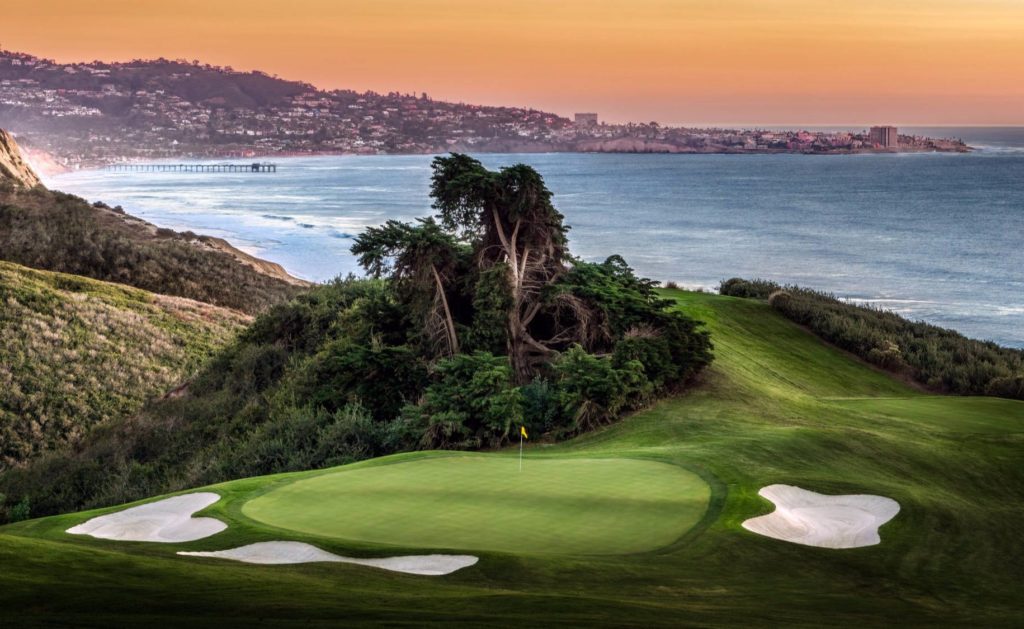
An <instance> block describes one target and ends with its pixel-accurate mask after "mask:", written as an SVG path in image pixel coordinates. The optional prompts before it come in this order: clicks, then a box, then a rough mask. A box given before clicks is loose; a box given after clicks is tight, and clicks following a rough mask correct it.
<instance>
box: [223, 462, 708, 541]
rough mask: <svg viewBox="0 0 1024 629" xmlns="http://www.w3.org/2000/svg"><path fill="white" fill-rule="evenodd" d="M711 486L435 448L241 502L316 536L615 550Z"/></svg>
mask: <svg viewBox="0 0 1024 629" xmlns="http://www.w3.org/2000/svg"><path fill="white" fill-rule="evenodd" d="M710 492H711V490H710V487H708V485H707V483H705V482H704V480H703V479H701V478H700V477H699V476H697V475H696V474H693V473H691V472H688V471H686V470H684V469H682V468H680V467H677V466H675V465H668V464H665V463H657V462H654V461H642V460H636V459H576V458H569V459H555V458H544V459H530V458H528V459H527V460H526V461H525V465H524V468H523V471H522V472H520V471H519V463H518V461H517V459H516V458H513V457H508V456H488V455H470V456H437V457H430V458H426V459H418V460H413V461H408V462H404V463H395V464H392V465H380V466H373V467H357V468H355V469H345V468H341V469H339V470H338V471H337V472H332V473H328V474H324V475H320V476H315V477H313V478H309V479H306V480H300V481H296V482H294V483H292V484H289V485H285V486H283V487H281V488H279V489H276V490H273V491H270V492H268V493H266V494H264V495H262V496H259V497H257V498H255V499H253V500H250V501H249V502H247V503H246V504H245V505H244V506H243V507H242V513H244V514H245V515H246V516H248V517H250V518H252V519H254V520H258V521H260V522H263V523H265V524H270V525H273V526H276V527H280V528H284V529H291V530H294V531H300V532H303V533H310V534H315V535H320V536H324V537H332V538H340V539H347V540H356V541H361V542H373V543H380V544H391V545H396V546H402V547H407V548H445V549H460V550H492V551H505V552H516V553H561V554H622V553H634V552H642V551H647V550H653V549H655V548H660V547H662V546H666V545H668V544H671V543H672V542H673V541H674V540H676V539H678V538H679V537H680V536H681V535H682V534H683V533H685V532H686V531H687V530H689V529H690V528H691V527H692V526H693V525H694V524H696V523H697V522H698V521H699V520H700V519H701V517H702V516H703V515H704V512H705V510H706V508H707V504H708V499H709V497H710Z"/></svg>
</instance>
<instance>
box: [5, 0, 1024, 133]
mask: <svg viewBox="0 0 1024 629" xmlns="http://www.w3.org/2000/svg"><path fill="white" fill-rule="evenodd" d="M5 4H6V5H7V6H5V7H4V9H3V12H2V17H0V20H2V21H0V46H3V47H4V48H7V49H9V50H18V51H22V52H29V53H32V54H36V55H39V56H43V57H51V58H56V59H57V60H59V61H82V60H84V61H89V60H93V59H101V60H126V59H131V58H138V57H147V58H148V57H159V56H163V57H167V58H178V57H182V58H187V59H200V60H202V61H204V62H209V63H215V64H222V65H231V66H233V67H235V68H236V69H245V70H250V69H260V70H264V71H266V72H270V73H276V74H278V75H280V76H282V77H285V78H295V79H302V80H305V81H309V82H311V83H313V84H315V85H317V86H318V87H323V88H335V87H345V88H352V89H356V90H366V89H371V90H375V91H380V92H388V91H401V92H422V91H426V92H428V93H429V94H430V95H431V96H433V97H434V98H438V99H446V100H459V101H466V102H474V103H484V104H510V105H524V106H533V107H537V108H541V109H546V110H552V111H555V112H558V113H561V114H566V115H569V114H572V113H573V112H575V111H596V112H598V113H600V114H601V116H602V117H603V118H604V119H607V120H611V121H625V120H640V121H647V120H657V121H659V122H662V123H723V124H725V123H732V124H753V123H760V124H807V125H810V124H831V123H836V124H839V123H843V124H845V123H879V122H885V123H897V124H915V123H916V124H990V125H997V124H1007V125H1013V124H1018V125H1019V124H1024V0H857V1H853V0H717V1H716V0H548V1H544V0H515V1H502V2H492V1H489V0H244V1H242V0H173V1H170V2H153V1H150V0H91V1H90V2H78V1H72V0H65V1H55V0H32V1H30V2H12V3H5Z"/></svg>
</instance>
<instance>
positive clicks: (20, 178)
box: [0, 129, 42, 188]
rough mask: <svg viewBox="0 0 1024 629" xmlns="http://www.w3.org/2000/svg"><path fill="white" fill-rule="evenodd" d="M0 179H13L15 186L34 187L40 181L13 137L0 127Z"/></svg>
mask: <svg viewBox="0 0 1024 629" xmlns="http://www.w3.org/2000/svg"><path fill="white" fill-rule="evenodd" d="M0 181H13V182H14V184H15V185H16V186H23V187H25V188H34V187H35V186H38V185H40V184H41V183H42V182H41V181H39V177H38V176H37V175H36V174H35V173H34V172H33V171H32V168H31V167H30V166H29V165H28V163H26V162H25V159H24V158H23V157H22V156H21V149H19V148H18V143H17V142H15V141H14V137H13V136H12V135H11V134H10V133H8V132H6V131H4V130H3V129H0Z"/></svg>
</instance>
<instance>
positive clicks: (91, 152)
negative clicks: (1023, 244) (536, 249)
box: [0, 50, 967, 167]
mask: <svg viewBox="0 0 1024 629" xmlns="http://www.w3.org/2000/svg"><path fill="white" fill-rule="evenodd" d="M0 126H7V127H8V128H10V129H13V130H14V131H16V132H17V133H18V134H19V137H21V138H22V140H23V141H24V142H26V143H27V144H28V145H30V146H31V147H32V148H33V150H35V151H36V152H37V155H36V156H37V157H39V158H40V159H39V161H40V162H41V161H43V158H47V161H50V160H49V158H53V159H52V161H53V162H54V163H57V164H63V165H64V166H65V167H79V166H95V165H99V164H104V163H110V162H116V161H122V160H125V159H155V158H166V157H180V156H192V157H209V158H220V157H226V156H254V155H302V154H330V153H345V154H394V153H417V154H434V153H446V152H449V151H456V152H467V153H481V152H536V151H559V152H566V151H581V152H613V153H780V152H786V153H793V152H798V153H835V152H865V151H876V150H885V151H892V150H901V151H963V150H967V147H965V146H964V145H963V143H962V142H959V141H957V140H934V139H931V138H917V137H912V136H908V135H903V136H900V138H899V144H900V146H899V148H898V149H897V148H895V147H891V146H885V147H879V146H877V145H875V144H873V142H872V140H871V138H870V137H868V136H867V134H865V133H860V132H855V133H826V132H813V133H809V132H806V131H798V130H794V131H789V132H780V131H767V130H763V131H756V130H735V129H690V128H682V127H665V126H661V125H658V124H657V123H653V122H652V123H641V124H632V123H630V124H598V122H597V121H596V120H595V118H594V117H593V115H592V114H591V115H589V117H586V118H581V119H580V121H579V122H578V123H577V122H575V121H570V120H569V119H568V118H565V117H563V116H560V115H558V114H555V113H551V112H545V111H538V110H536V109H532V108H528V107H493V106H481V105H472V104H466V103H452V102H444V101H437V100H434V99H432V98H430V97H429V96H427V95H426V94H415V93H413V94H403V93H399V92H391V93H388V94H378V93H375V92H355V91H352V90H322V89H318V88H316V87H314V86H312V85H310V84H308V83H304V82H300V81H290V80H285V79H281V78H278V77H276V76H270V75H268V74H265V73H263V72H258V71H253V72H240V71H237V70H234V69H233V68H230V67H220V66H212V65H209V64H203V63H200V62H198V61H188V60H184V59H176V60H168V59H153V60H133V61H129V62H124V63H105V62H100V61H93V62H89V63H57V62H55V61H52V60H48V59H42V58H38V57H35V56H32V55H27V54H24V53H17V52H10V51H3V50H0Z"/></svg>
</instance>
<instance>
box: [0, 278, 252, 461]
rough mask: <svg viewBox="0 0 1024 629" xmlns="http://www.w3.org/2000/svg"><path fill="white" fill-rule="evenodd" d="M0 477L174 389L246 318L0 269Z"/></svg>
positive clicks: (189, 303) (156, 297) (114, 287)
mask: <svg viewBox="0 0 1024 629" xmlns="http://www.w3.org/2000/svg"><path fill="white" fill-rule="evenodd" d="M0 304H2V307H0V391H3V394H2V395H0V471H2V470H4V469H5V468H8V467H10V466H15V465H21V464H25V463H26V462H28V461H29V460H31V459H33V458H35V457H37V456H38V455H40V454H41V453H44V452H47V451H53V450H55V449H59V448H61V447H64V446H68V445H75V444H77V443H78V442H79V441H80V440H81V439H82V437H83V436H84V435H85V434H87V433H88V432H89V430H90V429H91V428H93V427H95V426H99V425H104V424H109V423H110V422H111V421H112V420H114V419H119V418H122V417H124V416H126V415H130V414H132V413H134V412H136V411H138V409H139V408H140V407H141V406H142V404H143V403H144V402H145V401H147V400H149V399H152V398H154V397H158V396H161V395H163V394H165V393H167V392H168V391H170V390H171V389H173V388H174V387H176V386H178V385H179V384H181V383H182V382H183V381H184V380H185V379H186V378H188V377H189V376H190V375H191V374H193V373H194V372H195V370H196V369H198V367H199V366H200V365H201V364H202V363H203V362H204V361H205V360H206V359H207V358H208V357H209V356H210V355H211V354H212V353H213V351H214V350H215V349H218V348H219V347H221V346H222V345H224V344H226V343H227V342H228V341H229V340H230V339H231V338H232V337H233V336H234V335H235V333H237V332H238V331H239V330H240V329H241V328H242V326H244V325H245V324H246V323H247V322H248V320H249V319H248V317H246V316H244V315H242V314H239V313H237V312H235V311H232V310H226V309H223V308H217V307H215V306H210V305H207V304H202V303H199V302H195V301H191V300H187V299H182V298H179V297H167V296H164V295H155V294H152V293H147V292H144V291H141V290H138V289H134V288H128V287H125V286H118V285H114V284H108V283H106V282H99V281H95V280H90V279H86V278H82V277H76V276H73V275H65V274H61V273H51V272H48V271H37V270H32V269H28V268H25V267H22V266H18V265H16V264H11V263H8V262H0Z"/></svg>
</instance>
